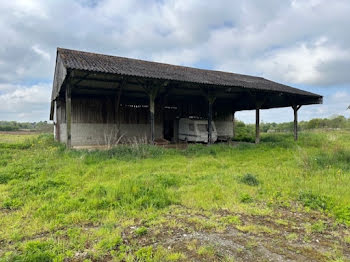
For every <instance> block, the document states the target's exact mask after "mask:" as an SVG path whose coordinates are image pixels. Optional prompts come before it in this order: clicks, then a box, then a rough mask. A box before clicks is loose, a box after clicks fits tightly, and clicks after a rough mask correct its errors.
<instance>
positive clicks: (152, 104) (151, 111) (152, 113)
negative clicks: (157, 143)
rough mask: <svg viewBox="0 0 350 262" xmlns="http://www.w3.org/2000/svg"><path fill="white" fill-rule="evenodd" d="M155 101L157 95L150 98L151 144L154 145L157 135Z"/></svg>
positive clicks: (151, 95)
mask: <svg viewBox="0 0 350 262" xmlns="http://www.w3.org/2000/svg"><path fill="white" fill-rule="evenodd" d="M154 100H155V95H153V94H150V96H149V112H150V122H151V123H150V124H151V143H152V145H153V144H154V140H155V134H154Z"/></svg>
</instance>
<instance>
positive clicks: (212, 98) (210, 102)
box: [208, 95, 216, 145]
mask: <svg viewBox="0 0 350 262" xmlns="http://www.w3.org/2000/svg"><path fill="white" fill-rule="evenodd" d="M215 99H216V97H215V96H213V95H208V145H211V144H212V143H213V134H212V121H213V104H214V102H215Z"/></svg>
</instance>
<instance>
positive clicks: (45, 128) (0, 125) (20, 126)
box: [0, 121, 53, 132]
mask: <svg viewBox="0 0 350 262" xmlns="http://www.w3.org/2000/svg"><path fill="white" fill-rule="evenodd" d="M21 130H25V131H39V132H51V131H53V124H52V123H48V122H47V121H40V122H17V121H0V131H21Z"/></svg>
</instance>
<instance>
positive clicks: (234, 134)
mask: <svg viewBox="0 0 350 262" xmlns="http://www.w3.org/2000/svg"><path fill="white" fill-rule="evenodd" d="M235 113H236V112H235V111H233V112H232V129H233V130H232V137H233V138H234V137H235V136H236V119H235Z"/></svg>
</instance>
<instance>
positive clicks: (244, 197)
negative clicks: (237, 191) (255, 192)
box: [240, 193, 253, 203]
mask: <svg viewBox="0 0 350 262" xmlns="http://www.w3.org/2000/svg"><path fill="white" fill-rule="evenodd" d="M240 201H241V202H242V203H252V202H253V198H252V197H251V196H250V195H249V194H247V193H244V194H242V195H241V196H240Z"/></svg>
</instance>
